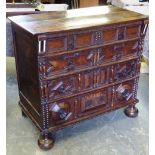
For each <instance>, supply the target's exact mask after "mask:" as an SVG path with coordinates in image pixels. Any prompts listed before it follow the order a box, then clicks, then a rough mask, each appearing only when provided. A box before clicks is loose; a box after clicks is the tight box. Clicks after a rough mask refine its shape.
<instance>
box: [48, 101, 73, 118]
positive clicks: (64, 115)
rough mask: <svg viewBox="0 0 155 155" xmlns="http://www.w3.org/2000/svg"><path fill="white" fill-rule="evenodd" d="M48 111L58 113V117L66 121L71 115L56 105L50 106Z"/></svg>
mask: <svg viewBox="0 0 155 155" xmlns="http://www.w3.org/2000/svg"><path fill="white" fill-rule="evenodd" d="M50 111H52V112H56V113H59V117H60V118H61V119H63V120H68V119H69V118H70V116H71V115H72V112H66V111H65V110H64V109H62V108H61V107H60V106H59V105H58V104H56V103H54V104H53V105H52V106H51V108H50Z"/></svg>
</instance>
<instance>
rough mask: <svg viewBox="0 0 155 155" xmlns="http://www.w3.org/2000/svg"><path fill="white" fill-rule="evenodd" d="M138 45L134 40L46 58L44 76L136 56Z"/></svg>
mask: <svg viewBox="0 0 155 155" xmlns="http://www.w3.org/2000/svg"><path fill="white" fill-rule="evenodd" d="M138 45H139V41H138V40H134V41H128V42H126V43H120V44H115V45H108V46H104V47H101V48H96V49H89V50H83V51H80V52H74V53H67V54H63V55H56V56H49V57H46V58H44V61H45V66H46V76H47V77H50V76H53V75H56V74H61V73H67V72H70V71H74V70H77V69H82V68H86V67H91V66H97V65H102V64H105V63H107V62H113V61H117V60H121V59H124V58H127V57H131V56H137V55H139V49H138V47H139V46H138Z"/></svg>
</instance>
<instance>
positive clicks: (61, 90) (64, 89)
mask: <svg viewBox="0 0 155 155" xmlns="http://www.w3.org/2000/svg"><path fill="white" fill-rule="evenodd" d="M70 89H71V86H66V87H65V85H64V83H63V81H60V82H59V83H58V84H57V85H56V86H55V87H54V88H53V89H52V91H58V92H59V93H65V92H67V91H69V90H70Z"/></svg>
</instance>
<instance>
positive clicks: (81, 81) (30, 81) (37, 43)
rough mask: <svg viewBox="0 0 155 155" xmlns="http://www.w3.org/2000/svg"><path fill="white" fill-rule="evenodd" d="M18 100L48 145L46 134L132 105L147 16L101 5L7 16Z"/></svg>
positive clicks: (130, 113) (128, 111)
mask: <svg viewBox="0 0 155 155" xmlns="http://www.w3.org/2000/svg"><path fill="white" fill-rule="evenodd" d="M9 19H10V20H11V21H12V27H13V34H14V42H15V49H16V50H15V59H16V68H17V80H18V87H19V96H20V101H19V105H20V107H21V110H22V114H23V115H24V116H27V117H29V118H30V119H31V120H32V121H33V122H34V124H35V125H36V126H37V127H38V129H39V130H40V132H41V136H40V138H39V139H38V145H39V146H40V148H42V149H45V150H47V149H50V148H51V147H52V146H53V144H54V140H53V139H52V138H51V134H50V133H51V132H52V131H54V130H58V129H61V128H64V127H66V126H69V125H72V124H74V123H76V122H79V121H82V120H85V119H89V118H92V117H94V116H97V115H99V114H103V113H105V112H109V111H112V110H116V109H118V108H122V107H126V109H125V114H126V115H127V116H129V117H136V116H137V114H138V109H137V108H136V107H135V104H136V103H137V102H138V99H137V98H136V95H137V89H138V79H139V73H140V58H141V54H142V47H143V38H144V36H145V32H146V29H147V26H148V17H147V16H144V15H141V14H138V13H134V12H131V11H127V10H124V9H121V8H116V7H112V6H101V7H92V8H83V9H75V10H69V11H66V12H57V13H56V12H51V13H43V14H35V15H26V16H16V17H9Z"/></svg>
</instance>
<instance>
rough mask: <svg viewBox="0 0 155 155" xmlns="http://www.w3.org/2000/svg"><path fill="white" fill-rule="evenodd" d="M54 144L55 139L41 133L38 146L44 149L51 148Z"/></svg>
mask: <svg viewBox="0 0 155 155" xmlns="http://www.w3.org/2000/svg"><path fill="white" fill-rule="evenodd" d="M53 145H54V140H53V139H52V138H51V137H49V136H48V134H47V135H40V137H39V139H38V146H39V147H40V148H41V149H42V150H45V151H47V150H50V149H51V148H52V147H53Z"/></svg>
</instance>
